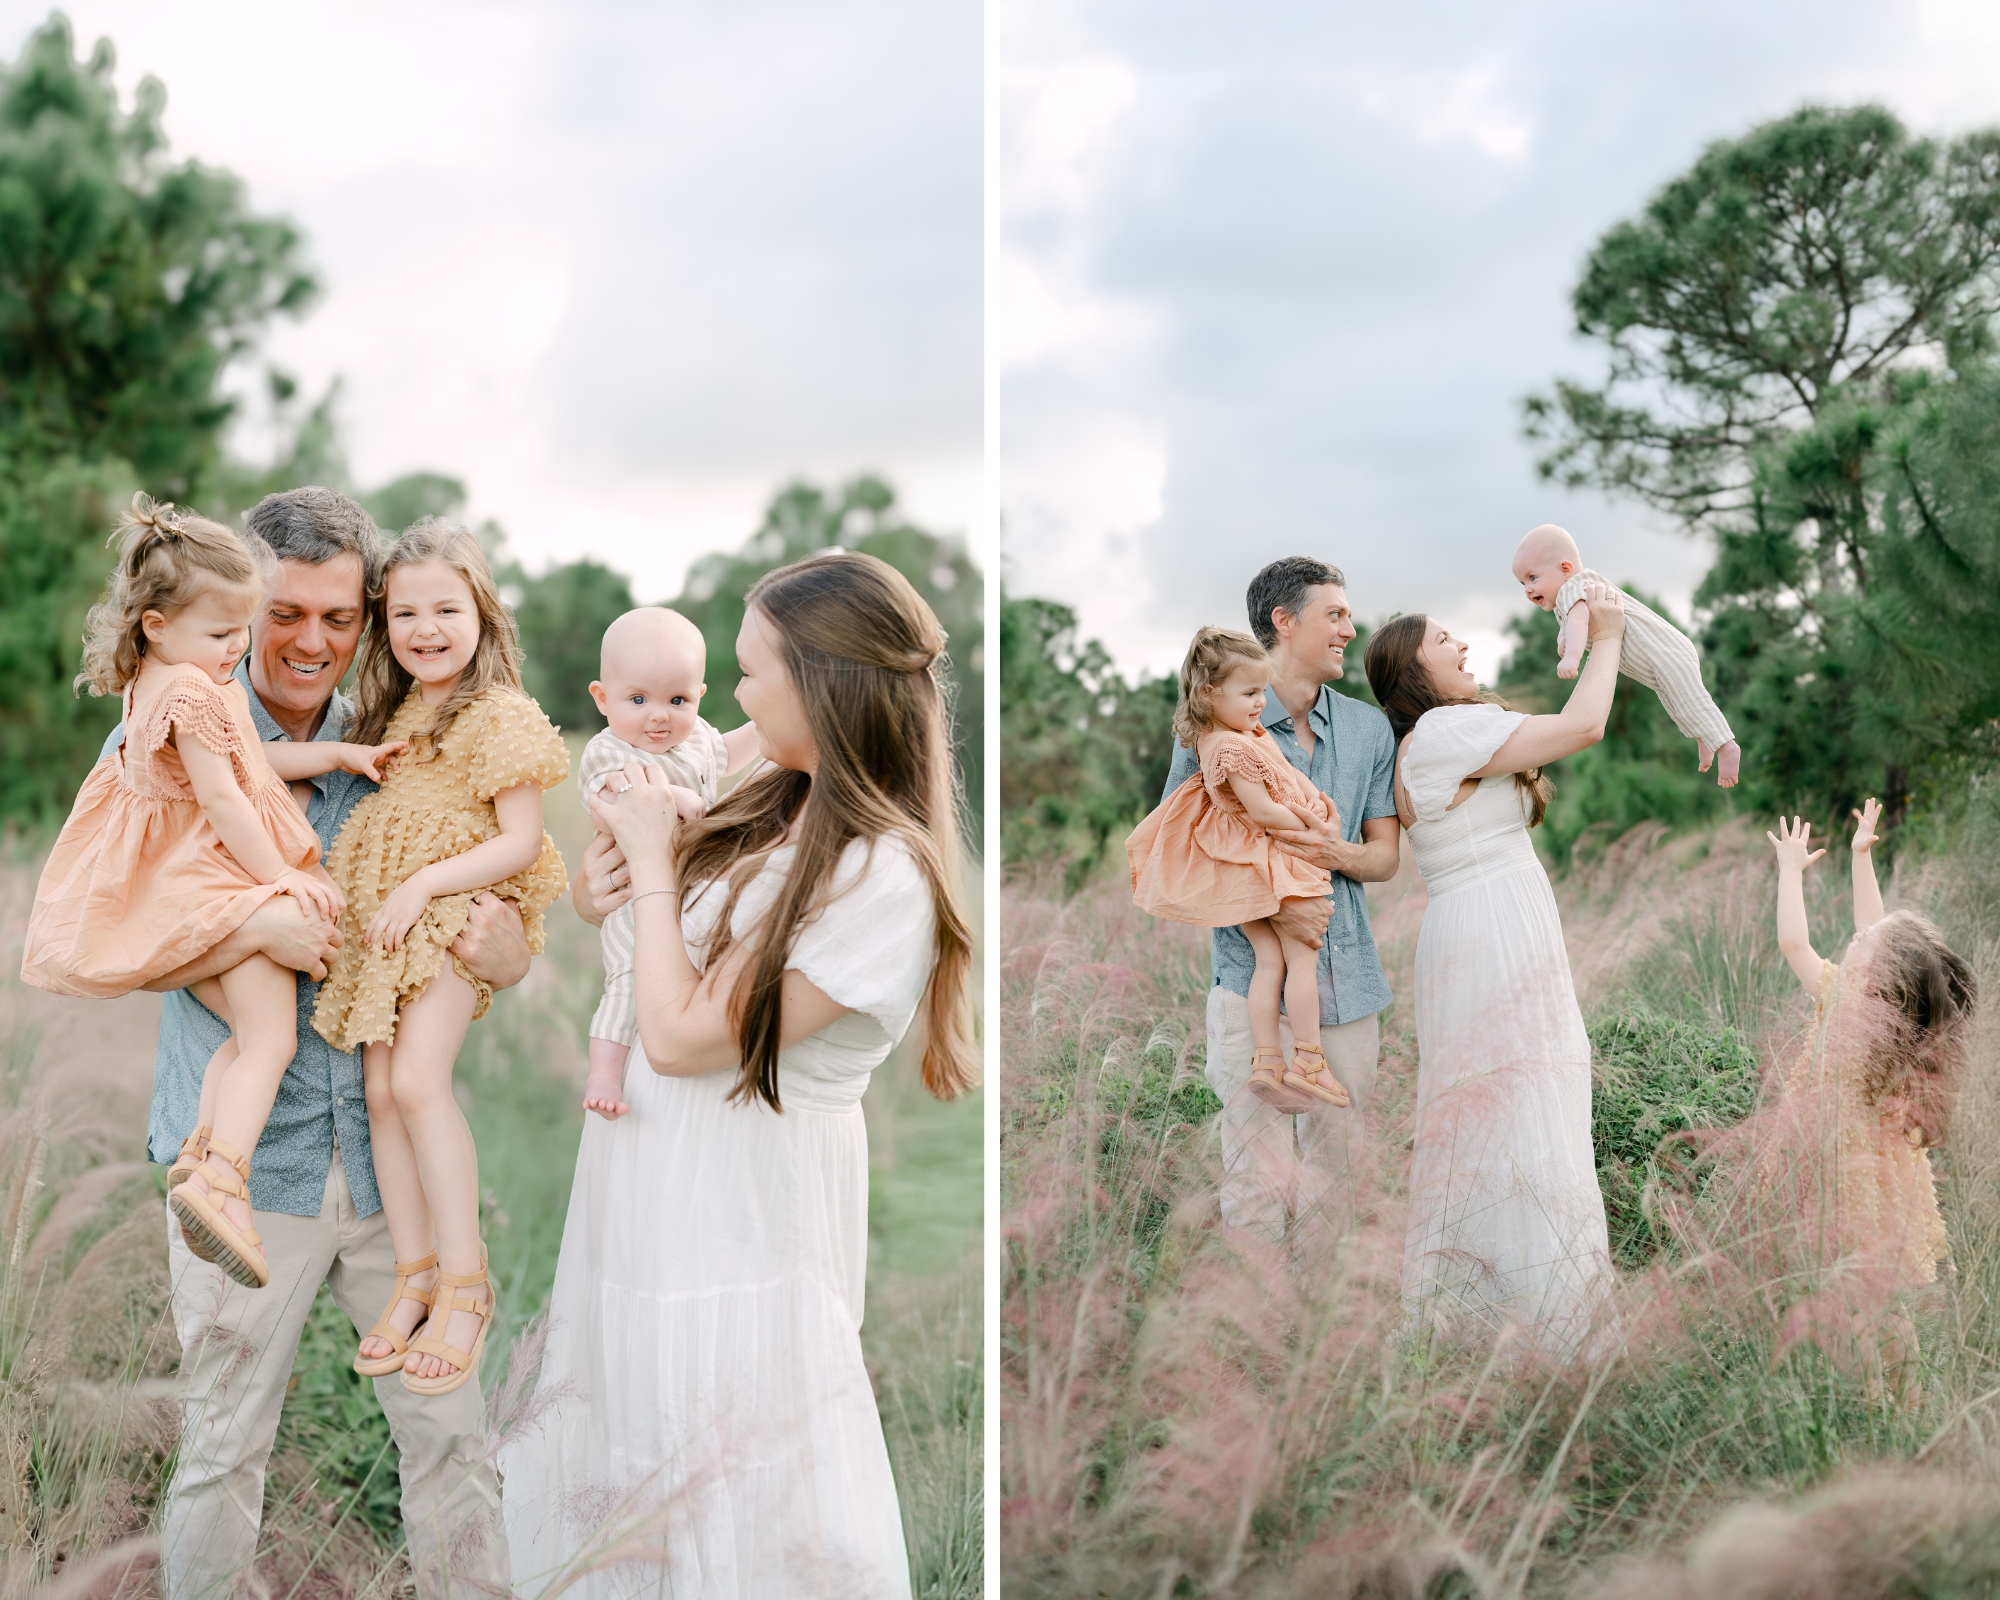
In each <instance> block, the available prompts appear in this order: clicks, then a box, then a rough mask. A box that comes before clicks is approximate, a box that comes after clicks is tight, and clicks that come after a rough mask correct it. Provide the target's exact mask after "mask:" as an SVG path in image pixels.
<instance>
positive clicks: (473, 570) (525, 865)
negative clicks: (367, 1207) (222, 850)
mask: <svg viewBox="0 0 2000 1600" xmlns="http://www.w3.org/2000/svg"><path fill="white" fill-rule="evenodd" d="M370 608H371V612H372V615H371V617H370V619H369V620H370V628H369V632H368V638H367V641H366V643H365V644H364V645H363V646H362V656H361V680H360V695H359V700H360V704H359V706H358V708H357V716H356V727H357V728H358V729H363V730H368V738H369V741H370V742H372V743H379V742H381V741H383V740H384V739H407V740H409V741H410V746H411V748H410V751H409V754H408V755H406V756H404V757H403V758H402V759H401V760H400V761H399V762H398V763H397V765H396V767H395V769H394V770H393V771H391V772H390V774H389V776H388V777H387V778H386V779H385V780H384V782H383V784H382V787H381V789H380V790H379V791H377V792H376V793H375V794H372V795H370V796H369V797H368V798H367V799H366V800H363V801H362V802H361V804H359V805H358V806H356V807H355V808H354V813H353V815H352V816H351V817H349V819H348V821H347V826H346V827H344V828H343V829H342V830H341V833H340V837H339V838H338V839H336V840H335V841H334V846H333V854H332V855H331V856H330V857H329V858H328V861H327V869H328V870H329V871H330V872H331V873H332V874H333V878H334V881H335V882H336V883H338V884H339V885H340V886H341V889H342V891H343V892H344V893H345V894H346V896H347V911H346V915H345V917H344V918H343V920H342V925H341V927H342V932H343V933H344V934H345V936H346V937H345V940H344V942H343V943H342V945H341V951H340V957H339V960H338V961H337V963H336V964H335V966H334V969H333V971H332V972H331V973H330V974H329V976H328V978H327V981H326V984H325V986H324V987H323V988H322V989H321V990H320V996H319V1006H318V1009H317V1010H316V1011H315V1012H314V1015H313V1026H314V1027H315V1028H317V1029H318V1030H319V1032H320V1033H321V1034H322V1035H323V1036H324V1037H325V1038H326V1040H327V1042H328V1043H330V1044H332V1045H334V1046H335V1047H336V1048H338V1049H342V1050H355V1049H359V1050H360V1051H361V1070H362V1080H363V1083H364V1085H365V1087H366V1091H367V1095H368V1126H369V1137H370V1142H371V1144H372V1145H373V1149H374V1161H375V1177H376V1181H377V1182H378V1184H379V1185H380V1187H381V1191H382V1209H383V1211H384V1212H385V1213H386V1214H387V1218H388V1223H389V1237H390V1238H391V1239H392V1240H393V1241H394V1242H395V1246H396V1256H397V1261H396V1287H395V1290H394V1291H393V1293H392V1294H391V1297H390V1300H389V1304H388V1306H387V1308H385V1310H384V1311H383V1313H382V1317H381V1319H380V1320H379V1321H378V1322H377V1323H376V1324H375V1326H374V1327H373V1328H372V1329H370V1330H369V1332H368V1335H367V1336H366V1337H365V1338H364V1339H363V1340H362V1342H361V1350H360V1354H359V1356H358V1357H357V1358H356V1360H355V1363H354V1366H355V1370H356V1371H357V1372H360V1373H363V1374H364V1375H367V1376H371V1377H380V1376H383V1375H385V1374H387V1373H390V1372H394V1371H395V1370H397V1369H398V1368H399V1367H400V1368H401V1369H402V1370H403V1384H404V1387H405V1388H408V1389H412V1390H414V1391H416V1392H417V1393H419V1394H445V1393H449V1392H450V1391H451V1390H453V1389H456V1388H457V1387H458V1386H459V1385H460V1384H462V1383H464V1382H465V1381H466V1379H467V1378H468V1377H470V1376H471V1374H472V1372H473V1370H474V1368H476V1367H477V1365H478V1363H479V1356H480V1353H481V1351H482V1350H483V1348H484V1347H485V1343H486V1330H487V1328H488V1327H489V1326H490V1325H491V1323H492V1320H493V1289H492V1285H491V1284H490V1283H489V1282H488V1281H487V1276H486V1252H485V1249H484V1247H483V1246H482V1245H481V1243H480V1239H479V1157H478V1153H477V1152H476V1151H475V1150H474V1149H473V1145H472V1131H471V1129H470V1128H468V1127H467V1126H466V1122H465V1116H464V1114H463V1113H462V1112H461V1111H460V1110H459V1109H458V1102H457V1101H456V1100H455V1099H454V1098H453V1096H452V1092H451V1077H452V1065H453V1063H454V1062H455V1061H456V1060H457V1057H458V1049H459V1046H460V1045H461V1044H462V1043H464V1041H465V1030H466V1028H467V1027H468V1026H469V1025H470V1024H471V1023H472V1022H473V1021H474V1020H475V1019H476V1018H478V1017H481V1016H484V1015H485V1013H486V1007H487V1004H488V1002H489V1001H490V1000H491V999H492V997H493V993H492V990H491V989H489V988H488V987H487V986H486V985H485V984H483V983H481V982H480V981H479V980H478V979H477V978H475V977H474V976H473V975H472V974H471V973H470V972H469V971H467V970H466V968H465V967H464V965H463V964H462V963H461V962H460V961H459V960H458V958H457V957H455V956H453V955H452V954H451V943H452V941H453V940H454V939H456V938H457V937H458V935H459V933H460V932H461V931H463V929H464V927H465V924H466V920H467V917H468V916H469V914H470V907H471V904H472V900H473V897H474V896H475V895H476V894H479V893H482V892H490V893H493V894H498V895H501V896H503V897H505V898H507V899H510V900H514V901H516V902H517V903H518V904H519V905H520V908H521V918H522V921H523V923H524V925H525V927H526V930H527V935H528V947H529V948H530V949H531V950H534V951H536V952H537V953H539V952H540V950H541V948H542V938H543V933H542V912H543V910H544V909H546V908H547V907H548V906H549V904H550V903H551V902H553V901H554V900H555V898H556V897H557V896H558V895H560V894H561V893H562V892H563V890H564V888H565V887H566V883H567V879H566V877H565V874H564V872H563V864H562V857H561V856H559V855H558V854H557V853H556V847H555V844H554V842H553V841H552V840H550V838H549V837H548V835H547V834H546V833H544V832H543V831H542V791H543V790H544V789H549V788H553V787H554V786H555V785H556V784H559V783H561V782H562V781H563V779H564V778H566V777H567V776H568V775H569V753H568V751H567V750H565V749H564V747H563V742H562V738H561V736H560V735H559V734H558V733H557V731H556V729H555V728H554V727H553V726H552V725H551V724H550V722H549V719H548V718H547V717H546V716H544V715H543V714H542V709H541V707H540V706H538V705H536V704H535V702H534V701H533V700H531V699H529V698H528V696H527V695H526V694H524V693H522V691H521V647H520V642H519V636H518V635H517V634H516V632H515V628H514V619H513V618H512V617H511V616H509V615H508V613H507V610H506V608H505V607H504V606H502V605H501V603H500V594H499V590H498V589H497V588H496V587H495V585H494V582H493V574H492V573H491V571H489V570H488V568H487V565H486V558H485V556H484V555H483V554H482V553H481V551H480V548H479V541H478V540H477V539H476V538H474V537H473V535H472V534H471V533H470V532H468V531H467V530H466V529H464V528H460V527H455V526H453V525H451V524H449V523H442V522H428V521H427V522H421V523H419V524H417V526H416V527H414V528H412V529H410V531H409V532H407V533H405V534H404V535H403V536H402V538H400V539H398V540H397V541H396V543H395V544H394V545H393V546H392V547H391V548H390V551H389V556H388V559H387V561H386V562H385V563H384V564H383V574H382V588H381V590H380V592H379V593H377V594H376V595H375V596H373V597H372V599H371V602H370ZM464 1291H471V1292H469V1293H467V1292H464ZM426 1315H427V1317H428V1326H427V1328H426V1331H425V1334H424V1336H423V1337H422V1338H418V1339H415V1340H412V1339H411V1334H412V1333H413V1332H414V1331H415V1328H416V1324H417V1322H418V1321H419V1320H420V1319H423V1318H425V1317H426Z"/></svg>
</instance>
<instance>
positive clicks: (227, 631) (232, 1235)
mask: <svg viewBox="0 0 2000 1600" xmlns="http://www.w3.org/2000/svg"><path fill="white" fill-rule="evenodd" d="M121 532H122V534H123V543H122V546H121V548H120V551H119V560H118V567H117V570H116V571H115V572H113V573H112V575H111V580H110V582H109V583H108V584H107V585H106V587H105V594H104V598H103V599H102V600H101V601H99V602H98V604H97V605H96V606H94V607H92V609H91V612H90V618H89V631H88V633H87V635H86V637H85V641H84V652H83V671H82V672H81V673H79V674H78V676H77V680H76V683H77V687H78V688H79V689H86V688H87V689H89V690H90V692H91V693H92V694H118V695H122V696H123V697H124V709H125V723H124V726H125V739H124V743H123V744H122V745H121V746H120V748H119V749H118V750H117V751H116V752H114V753H113V754H111V755H108V756H106V757H105V758H104V759H103V760H102V761H100V762H98V764H97V765H96V767H95V768H93V769H92V771H91V774H90V776H89V777H88V778H86V779H85V780H84V785H83V788H82V790H81V791H80V792H79V793H78V795H77V797H76V805H75V806H74V808H73V809H72V810H71V812H70V817H69V821H68V822H67V823H65V824H64V826H63V830H62V834H61V836H60V837H59V838H58V839H57V840H56V845H55V849H54V851H53V852H52V853H51V855H50V856H49V860H48V865H47V866H46V867H45V868H43V870H42V880H41V884H40V887H39V888H38V889H37V890H36V892H35V909H34V912H33V914H32V916H31V918H30V920H29V923H28V937H27V947H26V950H25V952H24V953H23V955H22V958H21V976H22V977H23V978H25V979H26V980H27V981H28V982H30V983H32V984H34V985H36V986H37V987H39V988H43V989H51V990H54V991H55V992H56V993H58V994H73V995H87V996H91V997H93V998H98V999H109V998H112V997H115V996H117V995H122V994H127V993H129V992H130V991H132V990H134V989H138V988H143V987H144V986H145V985H147V984H149V983H154V982H157V981H158V980H160V979H162V978H165V977H167V976H168V975H169V974H170V973H173V972H177V971H179V970H180V969H181V968H183V967H185V966H188V965H190V964H191V963H193V962H194V961H196V960H198V959H199V958H201V957H202V956H204V955H206V954H207V953H208V952H209V951H210V950H212V949H214V948H215V946H217V945H218V944H220V943H221V942H222V941H223V940H224V939H225V938H227V937H228V936H229V935H230V934H232V933H234V932H235V931H236V929H237V928H239V927H240V926H241V925H242V924H243V922H244V921H245V920H246V919H247V918H248V917H249V915H250V913H251V912H252V911H254V910H256V908H257V907H258V906H260V905H262V904H263V903H264V902H265V901H266V900H268V899H270V898H271V897H272V896H273V895H279V894H288V895H292V896H295V897H296V898H297V899H298V901H299V902H300V904H301V905H302V906H303V907H305V908H307V909H308V910H310V911H312V912H315V913H317V914H318V915H320V916H323V917H325V918H327V919H328V920H330V921H337V920H338V919H339V916H340V910H341V897H340V894H339V891H338V890H336V889H335V888H334V886H333V883H332V881H331V880H330V879H329V878H328V877H327V876H326V874H325V873H324V872H322V871H320V870H319V865H318V863H319V840H318V839H317V838H316V837H315V836H314V834H313V830H312V828H311V826H310V825H309V824H308V823H307V822H306V819H305V816H304V814H303V813H302V812H301V811H300V810H299V808H298V806H297V805H296V804H295V803H294V801H293V800H292V797H291V794H290V792H289V791H288V790H287V789H286V787H285V785H286V784H287V783H290V782H292V781H294V780H296V779H301V778H310V777H315V776H318V775H319V774H321V773H326V772H332V771H334V770H336V769H345V770H347V771H349V772H357V773H360V774H362V775H363V776H365V777H369V778H379V776H380V765H381V763H382V761H383V760H384V759H385V758H387V757H389V756H392V755H394V754H396V753H397V752H398V751H400V750H401V749H402V746H401V745H400V744H383V745H378V746H376V747H374V748H372V749H370V748H366V747H363V746H361V745H355V744H336V743H334V742H332V741H326V742H317V743H309V744H308V743H292V742H290V741H280V742H274V743H271V744H264V743H262V742H261V741H260V740H259V739H258V737H257V727H256V724H255V723H254V722H253V721H252V720H251V717H250V701H249V695H248V692H247V691H246V690H245V689H244V687H243V685H242V683H241V682H239V681H238V680H237V679H236V678H235V677H234V673H235V671H236V664H237V663H238V662H239V661H240V660H242V658H243V655H244V652H245V651H246V650H248V649H249V647H250V622H251V619H252V617H253V616H254V615H255V614H256V610H257V606H258V603H259V601H260V599H261V597H262V592H263V587H264V582H265V579H266V578H267V576H268V575H269V572H270V570H271V565H272V562H271V555H270V552H269V550H268V549H267V548H266V547H265V546H264V545H263V544H262V543H261V542H258V541H255V540H246V539H243V538H241V537H239V536H238V535H237V534H235V533H234V532H232V531H231V530H230V529H228V528H225V527H223V526H222V525H221V524H220V523H217V522H210V521H209V520H208V519H207V518H205V517H197V516H192V515H189V514H187V513H185V512H181V511H178V510H176V509H175V508H174V507H173V506H171V505H165V506H156V505H154V504H153V503H152V501H151V500H149V499H148V498H147V497H146V496H145V495H143V494H142V495H138V496H135V497H134V499H133V501H132V510H131V512H130V513H129V514H128V515H127V517H126V518H125V521H124V522H123V524H122V525H121ZM296 976H297V975H296V974H295V973H293V972H291V971H289V970H288V969H286V968H284V967H281V966H279V965H278V964H277V963H276V962H275V961H272V960H271V959H270V958H269V957H267V956H263V955H254V956H251V957H250V958H249V959H248V960H246V961H244V962H242V963H241V964H240V965H238V966H236V967H234V968H232V969H231V970H229V971H228V972H225V973H223V974H222V975H221V976H220V977H217V978H209V979H205V980H203V981H202V982H199V983H196V984H194V985H193V989H194V993H195V995H196V997H197V998H198V999H199V1000H200V1001H201V1002H202V1004H203V1005H205V1006H207V1007H208V1008H209V1009H210V1010H211V1011H213V1012H214V1013H215V1014H216V1015H217V1016H219V1017H221V1018H222V1019H223V1020H224V1021H225V1022H227V1023H228V1024H229V1027H230V1035H231V1036H230V1038H229V1039H228V1040H226V1041H225V1042H224V1044H223V1045H222V1048H221V1049H219V1050H217V1051H216V1053H215V1055H214V1057H213V1058H212V1059H211V1060H210V1062H209V1064H208V1068H207V1070H206V1072H205V1073H204V1074H203V1076H202V1083H201V1112H200V1117H199V1126H197V1127H196V1129H195V1131H194V1132H193V1133H192V1134H190V1135H189V1136H188V1139H187V1141H186V1143H184V1144H183V1145H182V1146H181V1153H180V1159H179V1160H177V1161H175V1163H174V1164H173V1168H172V1169H171V1171H170V1172H169V1173H168V1175H167V1184H168V1188H169V1193H170V1198H169V1204H170V1205H171V1206H172V1208H173V1212H174V1215H175V1216H176V1217H177V1218H178V1219H179V1221H180V1225H181V1231H182V1233H183V1234H184V1235H185V1236H186V1238H187V1242H188V1248H189V1249H190V1250H191V1251H193V1252H194V1254H195V1255H197V1256H199V1257H200V1258H201V1259H202V1260H204V1261H212V1262H214V1263H215V1264H216V1265H218V1266H219V1267H221V1268H222V1270H223V1271H224V1272H226V1273H228V1274H229V1276H230V1277H231V1278H233V1279H235V1280H236V1281H237V1282H238V1283H241V1284H243V1285H245V1286H246V1287H248V1288H253V1289H255V1288H261V1287H263V1285H264V1284H265V1283H266V1282H268V1281H269V1278H270V1271H269V1268H268V1267H267V1266H266V1265H265V1261H264V1251H263V1247H262V1245H261V1243H260V1242H259V1240H258V1237H257V1230H256V1228H255V1227H254V1226H253V1224H252V1217H251V1212H250V1191H249V1189H248V1187H247V1185H246V1181H245V1180H247V1179H248V1178H249V1176H250V1158H249V1156H248V1155H247V1154H245V1152H247V1151H251V1150H254V1149H256V1147H257V1140H258V1139H259V1137H260V1136H261V1135H262V1134H263V1131H264V1121H265V1119H266V1118H267V1117H268V1116H269V1115H270V1114H271V1102H272V1101H273V1099H275V1098H276V1096H277V1092H278V1081H279V1080H280V1079H281V1078H283V1077H284V1075H285V1068H286V1067H287V1066H289V1065H290V1063H291V1060H292V1057H293V1056H294V1055H295V1054H296V1053H297V1049H298V1040H297V1035H296V1019H297V1006H298V1001H297V994H296V986H295V979H296Z"/></svg>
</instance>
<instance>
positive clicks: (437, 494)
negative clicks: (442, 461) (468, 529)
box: [280, 472, 465, 538]
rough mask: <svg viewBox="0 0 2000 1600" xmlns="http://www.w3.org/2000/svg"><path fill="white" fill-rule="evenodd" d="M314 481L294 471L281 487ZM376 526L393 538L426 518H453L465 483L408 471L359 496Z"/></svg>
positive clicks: (462, 503) (460, 506)
mask: <svg viewBox="0 0 2000 1600" xmlns="http://www.w3.org/2000/svg"><path fill="white" fill-rule="evenodd" d="M309 481H323V480H313V479H312V478H311V476H310V474H303V473H295V474H294V475H292V476H291V477H290V478H289V479H288V481H287V482H285V483H284V484H282V485H281V486H280V487H281V488H283V489H289V488H291V487H292V486H293V485H295V484H299V483H305V482H309ZM360 500H361V503H362V505H363V506H365V507H366V508H367V511H368V515H369V516H371V517H373V518H374V519H375V525H376V526H377V527H378V528H380V529H382V531H383V532H385V533H387V534H388V535H389V536H390V537H391V538H393V537H395V535H397V534H399V533H401V532H403V531H404V530H405V529H407V528H408V527H409V526H410V525H411V524H412V523H415V522H421V521H422V520H423V519H424V518H425V517H453V516H456V515H458V513H459V512H460V511H462V510H463V509H464V507H465V484H464V483H463V482H462V481H460V480H459V479H457V478H448V477H446V476H445V475H444V474H443V473H442V472H406V473H404V474H403V476H402V477H400V478H397V479H395V480H394V481H393V482H390V483H385V484H383V485H382V487H381V488H379V489H375V490H372V491H370V492H369V493H367V494H364V495H362V496H360Z"/></svg>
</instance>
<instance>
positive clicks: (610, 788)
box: [590, 761, 680, 888]
mask: <svg viewBox="0 0 2000 1600" xmlns="http://www.w3.org/2000/svg"><path fill="white" fill-rule="evenodd" d="M624 778H625V783H624V786H623V787H620V786H619V783H618V779H617V778H616V777H615V776H614V777H612V778H611V779H609V780H607V781H606V783H605V785H604V787H603V788H601V789H599V790H598V791H597V794H596V796H595V797H594V798H593V799H592V800H591V802H590V814H591V816H593V817H594V818H596V820H597V825H598V826H599V827H600V828H602V829H603V830H604V831H605V832H606V833H608V834H610V835H611V837H612V838H614V839H616V840H617V841H618V848H619V849H620V850H622V851H623V852H624V853H625V860H626V861H627V862H628V863H629V864H630V866H631V869H632V876H631V879H630V882H631V884H632V886H633V887H634V888H638V887H641V885H640V883H639V879H640V878H641V877H644V878H645V879H646V883H645V884H644V885H643V887H646V888H671V887H672V886H673V858H674V830H675V829H676V828H678V827H679V826H680V812H679V810H678V809H677V808H676V806H675V805H674V795H673V790H674V786H673V785H672V784H671V783H669V782H668V781H667V777H666V774H665V773H663V772H661V771H660V769H659V768H657V767H654V766H651V765H648V764H647V763H645V762H643V761H641V762H634V763H633V764H632V765H631V766H629V767H627V768H626V769H625V772H624Z"/></svg>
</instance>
